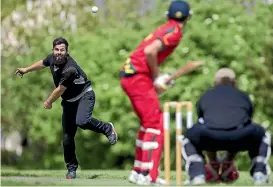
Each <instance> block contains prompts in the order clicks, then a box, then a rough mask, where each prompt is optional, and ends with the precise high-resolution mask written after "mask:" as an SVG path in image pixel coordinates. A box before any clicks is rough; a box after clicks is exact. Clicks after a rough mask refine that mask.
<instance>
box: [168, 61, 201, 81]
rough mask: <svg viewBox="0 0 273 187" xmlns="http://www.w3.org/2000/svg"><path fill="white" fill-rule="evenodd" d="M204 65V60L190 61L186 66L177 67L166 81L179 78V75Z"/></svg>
mask: <svg viewBox="0 0 273 187" xmlns="http://www.w3.org/2000/svg"><path fill="white" fill-rule="evenodd" d="M202 65H204V62H203V61H191V62H188V63H187V64H185V65H184V66H182V67H180V68H179V69H177V70H176V71H175V72H174V73H173V74H171V76H170V77H169V78H168V79H167V80H166V83H168V82H170V81H172V80H175V79H178V78H179V77H181V76H183V75H185V74H187V73H190V72H192V71H194V70H196V69H197V68H199V67H200V66H202Z"/></svg>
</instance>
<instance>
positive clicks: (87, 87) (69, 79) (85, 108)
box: [15, 37, 118, 179]
mask: <svg viewBox="0 0 273 187" xmlns="http://www.w3.org/2000/svg"><path fill="white" fill-rule="evenodd" d="M45 67H49V68H50V71H51V73H52V76H53V80H54V84H55V86H56V89H55V90H54V91H53V92H52V93H51V95H50V96H49V97H48V99H47V100H46V101H45V102H44V108H45V109H51V108H52V103H53V102H55V101H56V100H57V99H58V98H59V97H62V107H63V115H62V127H63V148H64V160H65V163H66V166H67V169H68V173H67V175H66V178H67V179H74V178H76V170H77V168H78V161H77V158H76V154H75V142H74V137H75V134H76V131H77V127H80V128H81V129H88V130H92V131H94V132H97V133H102V134H104V135H105V136H106V137H107V138H108V140H109V142H110V144H112V145H114V144H115V143H116V142H117V139H118V136H117V133H116V131H115V129H114V126H113V124H112V123H110V122H102V121H100V120H97V119H95V118H93V117H92V111H93V108H94V105H95V93H94V91H93V89H92V86H91V81H90V80H88V78H87V76H86V74H85V73H84V71H83V70H82V69H81V68H80V66H79V65H78V64H77V63H76V61H75V60H74V59H73V58H72V57H71V56H70V55H69V54H68V42H67V40H66V39H64V38H62V37H60V38H56V39H55V40H54V41H53V49H52V53H51V54H49V55H48V56H47V57H46V58H45V59H44V60H40V61H38V62H36V63H34V64H33V65H31V66H29V67H26V68H18V69H17V70H16V72H15V74H17V75H19V76H21V77H23V75H24V74H26V73H28V72H31V71H37V70H41V69H44V68H45Z"/></svg>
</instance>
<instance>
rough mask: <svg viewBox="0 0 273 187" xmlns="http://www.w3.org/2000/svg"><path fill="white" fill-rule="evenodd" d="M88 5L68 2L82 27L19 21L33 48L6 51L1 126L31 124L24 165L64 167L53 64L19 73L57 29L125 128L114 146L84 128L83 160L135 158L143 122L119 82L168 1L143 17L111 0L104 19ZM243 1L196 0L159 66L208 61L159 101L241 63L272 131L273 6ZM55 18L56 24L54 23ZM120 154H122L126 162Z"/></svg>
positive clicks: (101, 114)
mask: <svg viewBox="0 0 273 187" xmlns="http://www.w3.org/2000/svg"><path fill="white" fill-rule="evenodd" d="M158 2H159V1H158ZM84 5H85V3H84V1H79V2H78V4H77V5H76V6H74V7H73V6H68V7H66V6H64V7H63V8H64V10H67V11H68V12H69V11H72V10H75V14H76V15H77V16H78V17H77V21H78V22H77V24H78V29H77V30H76V31H74V32H72V31H71V29H65V28H64V24H60V23H63V22H60V20H59V18H56V17H57V16H56V17H54V16H52V18H50V19H52V25H50V26H47V25H43V26H41V28H36V29H33V30H31V29H30V30H26V29H24V28H21V27H20V26H17V27H16V28H17V31H18V32H17V36H18V37H19V38H23V40H24V44H26V45H27V46H29V47H30V50H29V52H28V53H20V54H17V53H15V52H14V53H10V54H8V55H7V56H4V57H3V58H2V69H1V71H2V72H1V75H2V89H1V96H2V113H1V117H2V128H3V129H4V131H5V132H10V131H12V130H15V129H17V130H20V131H23V132H26V133H27V134H28V136H29V138H30V140H31V142H30V147H29V148H27V149H26V150H25V152H24V154H23V157H22V158H21V161H20V162H19V165H18V167H24V168H64V163H63V156H62V142H61V140H62V131H61V113H62V108H61V106H60V101H57V102H56V103H54V105H53V108H52V109H51V110H44V109H43V101H44V100H45V99H46V98H47V97H48V95H49V94H50V93H51V91H52V90H53V89H54V86H53V83H52V78H51V74H50V72H49V70H45V71H41V72H36V73H30V74H27V75H25V76H24V78H23V79H20V78H18V77H15V76H14V72H15V70H16V68H17V67H23V66H28V65H30V64H31V63H33V62H35V61H38V60H40V59H42V58H44V57H46V55H47V54H48V53H50V52H51V47H52V46H51V45H52V44H51V42H52V40H53V39H54V38H55V37H57V36H59V35H62V36H64V37H66V38H67V39H68V41H69V43H70V51H69V52H70V55H71V56H73V58H75V59H76V61H77V62H78V63H79V64H80V66H81V67H82V68H83V69H84V71H85V72H86V73H87V75H88V77H89V79H91V80H92V84H93V88H94V90H95V93H96V105H95V109H94V117H96V118H98V119H101V120H103V121H112V122H113V123H114V124H115V125H116V130H117V132H118V133H119V142H118V144H117V145H115V146H110V145H109V143H108V140H107V138H106V137H104V136H103V135H99V134H96V133H93V132H90V131H83V130H81V129H79V130H78V132H77V135H76V143H77V146H76V147H77V156H78V159H79V163H80V166H81V168H84V169H98V168H126V169H130V168H131V166H132V162H131V160H129V159H130V158H131V157H132V156H133V155H134V151H135V150H134V145H135V138H136V132H137V130H138V128H139V122H138V119H137V118H136V116H135V114H134V113H133V111H132V108H131V105H130V102H129V100H128V98H127V97H126V96H125V94H124V93H123V91H122V89H121V87H120V84H119V78H118V74H119V68H120V66H121V65H122V64H123V62H124V61H125V60H126V58H127V57H128V55H129V54H130V52H131V51H132V50H133V49H134V48H135V47H136V46H137V44H138V43H139V42H140V41H141V39H143V38H144V37H145V36H147V35H148V34H149V33H150V32H151V31H152V30H153V29H154V28H156V27H157V26H158V25H159V24H161V23H163V22H164V21H165V20H166V19H165V16H164V14H163V12H164V10H165V9H166V7H167V3H166V2H165V3H161V4H160V5H159V6H158V11H157V12H155V13H149V14H148V15H147V16H144V17H138V16H137V14H135V13H131V12H130V9H129V6H128V5H126V6H125V5H124V6H121V5H120V4H118V3H117V4H115V6H116V9H112V8H111V7H112V6H113V5H111V4H110V3H109V4H108V15H111V16H109V17H105V18H107V19H104V21H101V20H100V19H99V18H100V13H99V14H98V15H97V16H94V15H92V14H90V13H86V12H83V11H82V9H83V7H84ZM237 5H238V6H235V4H234V3H233V4H232V3H231V2H229V1H225V0H222V1H213V5H212V4H210V1H208V3H206V2H204V1H194V2H192V7H193V11H194V14H193V17H192V19H191V20H190V22H189V23H188V24H187V26H186V30H185V33H184V38H183V40H182V43H181V44H180V46H179V47H178V48H177V49H176V51H175V52H174V54H173V55H172V56H170V57H169V58H168V59H167V62H166V63H165V64H163V66H162V69H161V70H162V72H168V73H171V72H173V71H175V69H177V68H178V67H180V66H182V65H183V64H185V63H186V62H187V61H190V60H198V59H204V60H205V62H206V65H205V66H204V67H203V68H201V69H200V70H198V71H196V72H194V73H192V74H190V75H188V76H185V77H183V78H180V79H178V80H177V82H176V85H175V87H173V88H172V89H170V90H169V91H168V92H167V93H166V94H165V95H163V96H162V97H161V101H162V103H163V102H165V101H170V100H184V101H185V100H189V101H192V102H193V103H195V102H196V101H197V99H198V98H199V96H200V95H201V94H202V92H203V91H205V90H206V89H207V88H209V87H211V85H212V80H213V74H214V72H215V71H216V70H217V69H218V68H219V67H223V66H228V67H231V68H233V69H234V70H235V72H236V73H237V75H238V83H239V87H240V88H241V89H242V90H244V91H246V92H248V93H249V94H250V96H251V99H252V100H253V102H254V104H255V112H256V113H255V117H254V120H255V121H256V122H257V123H260V124H262V125H263V126H265V127H267V128H268V129H269V130H270V131H271V132H272V130H273V126H272V123H273V117H272V116H273V111H272V103H273V95H272V94H270V93H271V92H272V86H273V80H272V74H273V68H272V67H273V61H272V56H273V53H272V51H273V50H272V45H273V35H272V27H273V25H270V24H269V23H272V20H273V16H272V14H271V13H272V9H273V7H272V6H266V5H263V4H258V5H256V8H255V10H254V12H253V13H252V14H249V13H248V11H247V10H245V9H244V8H243V7H242V6H240V5H239V4H237ZM121 7H124V9H122V8H121ZM125 7H127V8H125ZM46 11H48V15H53V14H51V13H52V12H50V11H54V9H46ZM115 12H116V13H117V12H119V13H120V14H118V15H117V14H114V13H115ZM55 13H56V12H55ZM80 13H82V16H79V15H81V14H80ZM56 14H57V13H56ZM120 15H122V16H121V17H120ZM124 15H126V16H124ZM158 15H161V16H158ZM29 17H31V15H29ZM101 17H103V16H102V15H101ZM121 18H122V21H121ZM270 21H271V22H270ZM52 26H53V28H54V29H55V32H51V31H50V29H49V28H50V27H52ZM7 28H8V27H7ZM19 31H20V32H19ZM26 31H29V32H26ZM270 34H271V35H270ZM9 50H13V51H16V50H18V51H19V50H20V49H19V47H18V48H11V49H10V48H9ZM15 54H16V55H15ZM173 135H174V134H173ZM173 144H174V141H173ZM245 158H246V156H245V154H242V156H241V157H240V159H239V160H238V163H239V167H240V168H242V169H248V168H249V162H247V164H248V165H246V162H245V160H247V159H245ZM126 159H128V160H126ZM120 160H123V162H122V163H121V164H120V163H119V161H120ZM124 160H125V161H124ZM33 161H34V162H35V163H33ZM26 163H31V164H26ZM172 164H174V155H173V159H172Z"/></svg>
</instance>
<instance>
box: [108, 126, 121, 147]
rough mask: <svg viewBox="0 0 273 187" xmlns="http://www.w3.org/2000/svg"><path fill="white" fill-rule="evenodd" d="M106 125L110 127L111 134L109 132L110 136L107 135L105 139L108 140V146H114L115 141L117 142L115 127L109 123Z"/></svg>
mask: <svg viewBox="0 0 273 187" xmlns="http://www.w3.org/2000/svg"><path fill="white" fill-rule="evenodd" d="M108 124H109V125H111V128H112V130H111V131H112V132H111V134H110V135H107V138H108V140H109V142H110V144H111V145H114V144H116V143H117V141H118V134H117V132H116V130H115V127H114V125H113V123H111V122H109V123H108Z"/></svg>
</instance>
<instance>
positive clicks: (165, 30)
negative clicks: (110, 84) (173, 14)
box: [121, 20, 183, 76]
mask: <svg viewBox="0 0 273 187" xmlns="http://www.w3.org/2000/svg"><path fill="white" fill-rule="evenodd" d="M182 37H183V35H182V31H181V29H180V26H179V23H178V22H176V21H174V20H169V21H168V22H167V23H165V24H163V25H161V26H160V27H158V28H157V29H156V30H155V31H154V32H153V33H151V34H149V35H148V36H147V37H146V38H145V39H144V40H143V41H142V42H141V43H140V44H139V46H138V47H137V48H136V49H135V50H134V51H133V52H132V53H131V55H130V58H129V59H127V61H126V62H125V64H124V65H123V66H122V67H121V74H122V75H124V76H128V75H133V74H135V73H147V74H150V68H149V66H148V63H147V59H146V55H145V53H144V49H145V47H146V46H148V45H149V44H151V43H152V42H153V41H155V40H157V39H159V40H161V42H162V44H163V48H162V49H161V50H160V51H159V52H158V55H157V58H158V64H161V63H163V62H164V60H165V59H166V58H167V57H168V56H169V55H170V54H171V53H172V52H173V51H174V49H175V48H176V47H177V46H178V44H179V43H180V40H181V38H182Z"/></svg>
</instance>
